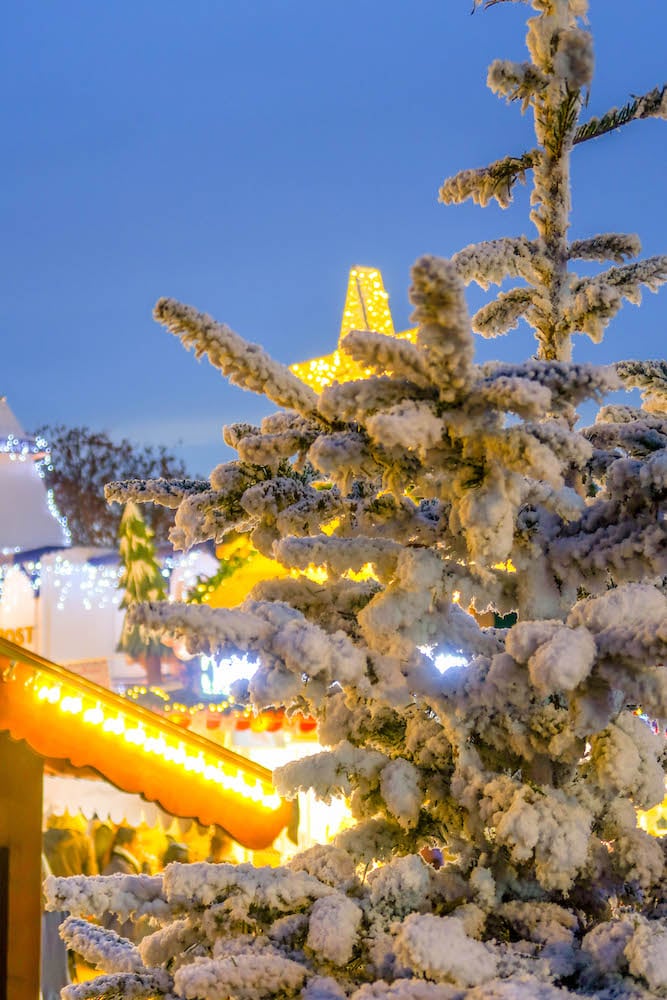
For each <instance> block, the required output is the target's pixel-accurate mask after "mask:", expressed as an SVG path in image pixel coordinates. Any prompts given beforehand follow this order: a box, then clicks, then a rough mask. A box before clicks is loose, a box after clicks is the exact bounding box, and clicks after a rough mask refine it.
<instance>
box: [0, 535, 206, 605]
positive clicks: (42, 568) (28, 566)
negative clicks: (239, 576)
mask: <svg viewBox="0 0 667 1000" xmlns="http://www.w3.org/2000/svg"><path fill="white" fill-rule="evenodd" d="M19 552H20V550H19V549H18V548H17V549H12V550H10V552H5V553H4V554H5V555H10V554H13V555H18V554H19ZM196 563H197V553H196V552H188V553H185V554H184V555H183V556H180V555H179V556H168V557H167V558H166V559H165V560H164V561H163V570H162V573H163V575H164V576H165V577H166V579H168V580H169V579H170V578H171V575H172V573H173V572H174V571H175V570H178V571H179V572H181V573H182V574H183V579H184V586H185V588H186V589H188V588H190V587H192V586H193V585H194V583H195V581H196V579H197V573H196ZM15 566H18V567H20V569H22V570H23V572H24V573H25V574H26V576H27V577H28V578H29V580H30V585H31V587H32V589H33V592H34V594H35V596H36V597H37V596H39V594H40V592H41V590H42V588H43V586H44V584H45V582H46V581H47V580H48V579H49V578H53V586H54V587H55V589H56V590H57V601H56V609H57V610H58V611H64V610H65V608H66V605H67V604H68V603H69V601H70V599H71V597H72V595H73V591H75V589H77V588H78V591H79V592H80V594H81V597H82V603H83V607H84V610H86V611H90V610H92V609H93V607H97V608H105V607H109V606H110V605H113V606H114V607H117V606H118V605H119V603H120V599H121V594H120V592H119V591H118V581H119V579H120V574H121V567H120V564H112V565H105V564H95V563H90V562H76V561H74V560H72V559H70V558H69V557H68V556H67V555H60V554H58V555H56V556H55V557H54V559H53V561H52V562H49V563H47V564H44V563H43V562H42V560H41V559H28V560H26V561H25V562H23V561H22V560H21V559H17V560H16V561H15V562H11V563H3V564H0V601H2V597H3V589H4V584H5V580H6V578H7V575H8V573H9V572H10V570H12V569H13V568H14V567H15Z"/></svg>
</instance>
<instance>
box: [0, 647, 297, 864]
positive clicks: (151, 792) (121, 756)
mask: <svg viewBox="0 0 667 1000" xmlns="http://www.w3.org/2000/svg"><path fill="white" fill-rule="evenodd" d="M3 731H4V732H8V733H9V735H10V736H11V737H12V738H13V739H14V740H24V741H25V742H26V743H27V744H28V745H29V746H30V747H31V748H32V750H33V751H35V752H36V753H37V754H39V755H40V756H41V757H44V758H47V759H49V760H62V761H68V762H69V763H70V764H72V765H73V766H74V767H76V768H86V769H93V770H94V771H96V772H97V773H99V774H100V775H101V776H102V777H103V778H105V779H106V780H107V781H109V782H111V783H112V784H113V785H115V786H116V787H117V788H120V789H121V790H122V791H126V792H133V793H139V794H141V795H142V796H143V797H144V798H146V799H147V800H149V801H151V802H157V803H158V804H159V805H160V806H161V807H162V808H163V809H164V810H165V811H166V812H168V813H171V814H172V815H174V816H180V817H184V818H192V819H196V820H197V821H198V822H199V823H202V824H203V825H205V826H208V825H210V824H212V823H216V824H218V825H219V826H222V827H224V828H225V829H226V830H227V831H228V832H229V834H230V835H231V836H232V837H233V838H234V840H236V841H237V842H238V843H239V844H241V845H242V846H243V847H247V848H249V849H251V850H259V849H262V848H265V847H268V846H269V845H270V844H271V843H272V842H273V840H274V839H275V838H276V837H277V835H278V834H279V833H280V831H281V830H282V829H283V828H284V827H285V826H287V825H288V824H289V823H290V820H291V819H292V805H291V803H288V802H285V801H284V800H282V799H281V798H280V797H279V796H278V795H277V793H276V791H275V788H274V787H273V784H272V782H271V772H270V771H268V770H266V769H265V768H263V767H261V766H260V765H258V764H255V763H254V762H252V761H250V760H247V759H246V758H245V757H241V756H239V755H238V754H235V753H233V752H232V751H230V750H226V749H225V748H223V747H221V746H218V745H217V744H215V743H212V742H210V741H209V740H207V739H205V738H204V737H202V736H199V735H198V734H195V733H189V732H187V731H185V730H183V729H182V728H181V727H179V726H178V725H176V724H175V723H173V722H171V721H169V720H168V719H164V718H162V717H160V716H158V715H155V714H154V713H153V712H150V711H148V710H146V709H144V708H141V707H140V706H138V705H134V704H132V703H131V702H128V701H127V699H124V698H121V697H120V696H119V695H116V694H114V693H113V692H111V691H109V690H107V689H106V688H103V687H100V686H99V685H97V684H93V683H92V682H90V681H87V680H84V679H83V678H81V677H79V676H77V675H76V674H73V673H72V672H71V671H69V670H66V669H65V668H64V667H61V666H58V665H57V664H55V663H51V662H50V661H49V660H46V659H43V658H42V657H41V656H38V655H36V654H35V653H32V652H29V651H27V650H25V649H23V648H21V647H20V646H16V645H14V644H13V643H10V642H7V641H6V640H4V639H0V732H3Z"/></svg>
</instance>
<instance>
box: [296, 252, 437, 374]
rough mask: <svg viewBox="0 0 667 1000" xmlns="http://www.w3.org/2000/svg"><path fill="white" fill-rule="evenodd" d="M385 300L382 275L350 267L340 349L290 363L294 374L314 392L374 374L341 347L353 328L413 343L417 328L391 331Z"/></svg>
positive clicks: (389, 314) (386, 296)
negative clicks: (333, 384)
mask: <svg viewBox="0 0 667 1000" xmlns="http://www.w3.org/2000/svg"><path fill="white" fill-rule="evenodd" d="M388 300H389V296H388V295H387V293H386V291H385V290H384V285H383V283H382V275H381V274H380V272H379V271H378V270H377V269H376V268H372V267H353V268H352V270H351V271H350V276H349V279H348V285H347V295H346V297H345V306H344V307H343V318H342V322H341V327H340V336H339V340H338V347H339V349H338V350H336V351H334V352H333V354H327V355H325V356H324V357H322V358H313V359H312V360H310V361H303V362H300V363H298V364H294V365H291V366H290V367H291V370H292V371H293V372H294V374H295V375H296V376H297V377H298V378H300V379H301V381H302V382H305V383H306V384H307V385H309V386H310V387H311V389H313V390H314V391H315V392H321V391H322V390H323V389H324V388H325V387H326V386H328V385H331V384H332V382H351V381H353V380H356V379H360V378H367V377H368V376H369V375H371V374H373V373H372V372H371V370H370V369H368V368H364V367H362V366H361V365H359V364H357V362H356V361H353V360H352V358H350V357H349V356H348V355H347V354H345V352H344V351H342V350H341V349H340V345H341V341H342V340H343V339H344V338H345V337H346V336H347V334H348V333H350V332H351V331H352V330H372V331H374V332H375V333H382V334H385V335H386V336H389V337H396V338H397V339H399V340H410V341H412V342H413V343H414V342H415V341H416V337H417V331H416V330H406V331H404V332H403V333H396V332H395V331H394V323H393V320H392V317H391V310H390V309H389V301H388Z"/></svg>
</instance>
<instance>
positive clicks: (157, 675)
mask: <svg viewBox="0 0 667 1000" xmlns="http://www.w3.org/2000/svg"><path fill="white" fill-rule="evenodd" d="M144 668H145V670H146V683H147V684H148V685H149V686H151V685H155V686H159V685H160V684H162V659H161V657H160V654H159V653H146V655H145V657H144Z"/></svg>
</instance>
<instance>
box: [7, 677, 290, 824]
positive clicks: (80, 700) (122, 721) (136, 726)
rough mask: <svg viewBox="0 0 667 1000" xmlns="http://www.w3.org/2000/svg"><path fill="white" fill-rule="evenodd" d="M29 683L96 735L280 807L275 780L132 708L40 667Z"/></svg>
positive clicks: (32, 689)
mask: <svg viewBox="0 0 667 1000" xmlns="http://www.w3.org/2000/svg"><path fill="white" fill-rule="evenodd" d="M25 687H26V689H28V690H29V691H30V693H31V694H32V696H33V698H34V700H35V701H36V702H38V703H43V702H47V703H48V704H49V705H52V706H53V707H54V708H58V709H59V711H60V712H62V713H63V714H64V715H71V716H73V717H77V718H80V720H81V721H82V722H83V723H84V724H85V725H86V726H90V727H91V736H92V733H93V732H94V731H95V729H98V730H100V731H101V732H103V733H106V734H110V735H111V736H113V737H116V738H117V739H118V740H123V741H124V742H125V743H129V744H130V745H131V746H132V747H134V748H135V749H136V750H137V751H138V752H140V753H143V754H145V755H146V756H148V757H150V756H155V757H160V758H162V760H164V761H166V762H167V763H168V764H171V765H173V766H174V767H177V768H182V769H183V770H185V771H186V772H188V773H190V774H194V775H197V776H198V777H199V778H200V779H201V780H203V781H206V782H210V783H211V785H212V786H220V787H221V788H224V789H225V790H226V791H229V792H233V793H234V794H235V795H238V796H240V797H241V798H243V799H246V800H249V801H251V802H253V803H254V804H255V805H258V806H260V807H262V808H265V809H267V810H274V809H277V808H278V807H279V806H280V804H281V800H280V797H279V796H278V794H277V793H276V792H275V790H274V789H273V788H272V786H270V785H269V784H267V783H266V782H263V781H261V779H259V778H251V777H249V776H246V775H241V774H239V773H238V772H237V771H236V769H235V768H234V767H233V766H232V765H231V764H226V763H222V762H221V761H220V760H218V759H215V757H214V756H213V755H212V754H211V753H207V752H206V751H205V750H201V749H198V750H196V751H195V748H194V747H188V746H187V743H186V742H185V741H184V740H182V739H178V737H176V736H174V735H172V734H171V733H165V732H164V731H163V730H162V729H161V728H160V726H159V725H156V724H151V723H150V722H148V721H145V720H143V719H141V720H137V719H136V718H133V717H132V714H131V713H126V712H123V711H122V709H119V708H118V707H117V706H116V705H109V704H106V703H105V701H104V700H102V698H97V699H95V698H93V697H92V696H89V695H88V694H87V693H86V692H82V691H81V690H79V689H77V688H76V687H75V686H74V685H68V684H67V683H66V682H63V681H59V680H54V679H53V678H51V677H48V676H45V675H43V674H41V673H40V672H39V671H35V672H34V673H33V675H32V677H31V678H30V679H29V680H28V681H27V682H25ZM134 711H136V709H135V710H134Z"/></svg>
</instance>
